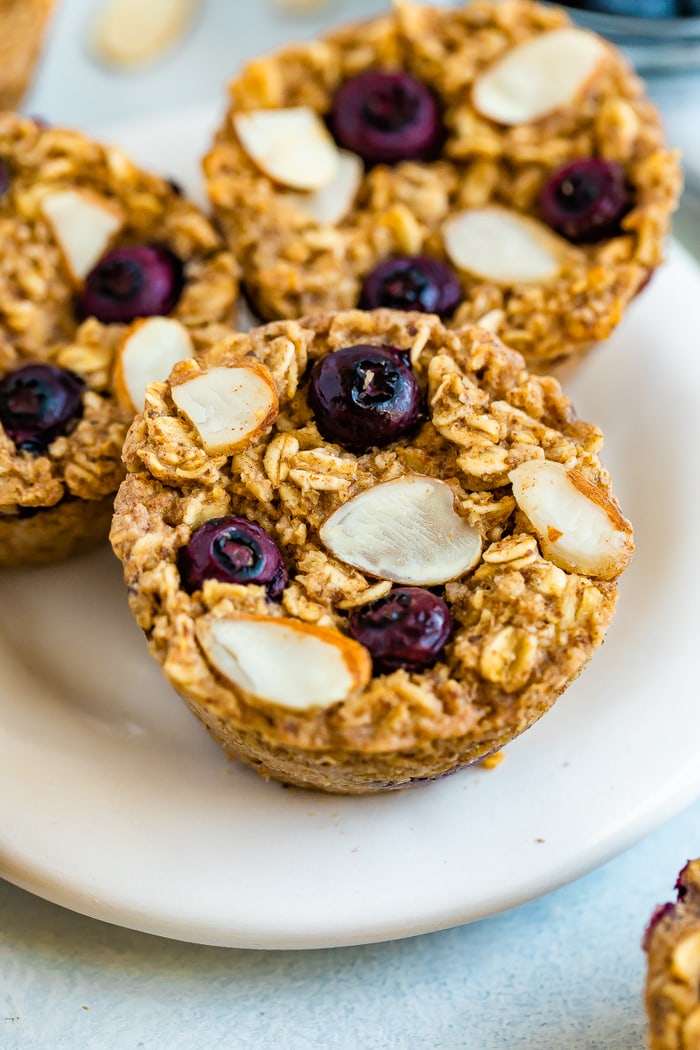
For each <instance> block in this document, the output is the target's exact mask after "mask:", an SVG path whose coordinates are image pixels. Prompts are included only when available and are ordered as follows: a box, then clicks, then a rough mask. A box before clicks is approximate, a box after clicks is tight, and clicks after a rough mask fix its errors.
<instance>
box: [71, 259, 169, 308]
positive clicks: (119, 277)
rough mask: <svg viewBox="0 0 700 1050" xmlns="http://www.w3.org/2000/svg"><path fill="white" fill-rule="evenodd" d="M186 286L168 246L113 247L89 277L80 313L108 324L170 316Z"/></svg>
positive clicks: (79, 302)
mask: <svg viewBox="0 0 700 1050" xmlns="http://www.w3.org/2000/svg"><path fill="white" fill-rule="evenodd" d="M183 284H184V274H183V266H182V261H181V260H180V259H179V258H178V257H177V255H175V253H174V252H172V251H171V250H170V249H169V248H167V247H166V246H165V245H162V244H140V245H131V246H128V247H122V248H114V249H113V250H112V251H110V252H107V254H106V255H103V256H102V258H101V259H100V260H99V262H98V263H97V264H96V265H95V266H94V267H93V269H92V270H91V271H90V273H89V274H88V275H87V277H86V279H85V288H84V290H83V293H82V295H81V296H80V298H79V300H78V314H79V316H80V317H81V318H85V317H96V318H97V320H98V321H102V322H103V323H105V324H113V323H121V324H129V323H130V322H131V321H135V320H136V318H137V317H153V316H157V315H162V314H168V313H170V311H171V310H172V309H173V307H174V306H175V305H176V304H177V302H178V299H179V298H180V295H181V293H182V287H183Z"/></svg>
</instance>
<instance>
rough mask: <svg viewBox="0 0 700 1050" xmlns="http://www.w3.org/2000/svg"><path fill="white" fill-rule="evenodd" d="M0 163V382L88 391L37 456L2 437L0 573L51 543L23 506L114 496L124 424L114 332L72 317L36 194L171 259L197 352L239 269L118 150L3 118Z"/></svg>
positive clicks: (60, 550)
mask: <svg viewBox="0 0 700 1050" xmlns="http://www.w3.org/2000/svg"><path fill="white" fill-rule="evenodd" d="M0 157H2V158H3V160H4V161H5V163H6V164H7V165H8V168H9V173H10V185H9V188H8V189H7V191H6V192H5V193H4V194H2V195H0V240H1V241H2V245H3V250H2V255H1V256H0V376H2V375H5V374H7V373H8V372H10V371H12V370H13V369H14V368H16V367H19V366H20V365H22V364H26V363H27V362H29V361H46V362H51V363H52V364H56V365H60V366H62V367H64V368H67V369H70V370H71V371H73V372H75V373H76V374H77V375H79V376H80V377H81V379H83V380H84V382H85V384H86V392H85V394H84V396H83V415H82V418H81V419H80V420H79V422H78V423H77V425H76V426H75V427H74V428H73V429H72V430H70V432H69V433H67V434H66V435H65V436H63V437H59V438H57V439H56V440H55V441H54V442H53V443H52V444H51V445H50V446H49V449H48V452H47V454H46V455H37V456H35V455H32V454H30V453H28V452H23V451H19V450H18V449H16V447H15V445H14V443H13V442H12V441H11V440H10V439H9V437H8V436H7V435H6V434H5V433H4V431H3V430H2V428H0V515H2V521H3V529H4V531H5V532H7V533H8V535H9V533H12V532H14V533H15V535H14V539H13V541H12V544H11V550H12V553H10V548H9V547H8V548H6V550H7V558H5V557H4V556H3V555H2V554H0V564H1V563H5V562H7V563H10V564H12V563H15V562H16V561H17V560H18V559H19V560H32V550H33V546H34V544H35V543H36V542H37V541H39V542H40V545H41V547H42V548H43V549H45V550H46V549H48V545H49V544H50V537H51V519H49V518H48V517H47V518H46V519H45V521H44V523H43V524H44V525H45V529H46V532H45V535H43V536H41V538H40V534H41V532H42V521H41V519H40V517H35V518H33V519H31V520H32V522H33V524H32V529H31V536H30V533H29V530H28V528H27V526H26V522H27V521H28V520H29V519H26V518H20V517H18V516H17V515H18V514H19V513H21V512H22V510H23V509H27V508H29V509H31V510H35V509H36V508H42V507H54V506H56V505H57V504H58V503H59V502H60V501H62V500H68V501H71V502H72V501H80V502H83V501H88V502H91V501H95V500H97V501H99V500H102V499H104V498H105V497H106V496H109V495H110V494H112V493H114V492H115V491H116V489H117V487H118V485H119V482H120V480H121V478H122V476H123V466H122V464H121V447H122V443H123V439H124V435H125V433H126V429H127V427H128V424H129V422H130V415H127V414H125V412H124V410H123V409H121V408H120V407H119V405H118V404H117V402H116V400H115V398H114V396H113V389H112V372H113V364H114V357H115V352H116V349H117V346H118V344H119V341H120V339H121V338H122V336H123V333H124V326H123V325H119V324H110V325H104V324H101V323H100V322H98V321H96V320H95V319H94V318H88V319H87V320H86V321H84V322H83V323H82V324H81V323H79V321H78V320H77V317H76V314H75V311H74V297H75V291H76V289H75V284H74V283H73V282H72V281H71V279H70V277H69V274H68V272H67V269H66V267H65V264H64V262H63V260H62V257H61V253H60V251H59V248H58V245H57V244H56V242H55V240H54V237H53V235H52V233H51V230H50V228H49V226H48V224H47V223H46V221H45V220H44V219H43V217H42V215H41V212H40V203H41V200H42V198H43V197H44V195H45V194H47V193H48V192H51V191H53V190H57V189H67V188H74V187H87V188H89V189H90V190H92V191H94V192H96V193H98V194H99V195H100V196H102V197H104V198H105V199H107V200H109V201H116V202H118V203H119V205H120V206H121V208H122V209H123V212H124V215H125V226H124V229H123V230H122V231H121V232H120V234H119V237H118V239H117V241H116V242H115V243H116V244H122V243H127V244H128V243H142V242H147V241H155V240H157V241H159V242H162V243H165V244H167V245H168V246H169V247H170V248H171V249H172V250H173V251H175V252H176V254H178V255H179V256H180V258H181V259H182V260H183V262H184V264H185V287H184V291H183V294H182V296H181V298H180V301H179V302H178V304H177V306H176V307H175V309H174V310H173V311H172V314H171V316H172V317H175V318H177V319H178V320H179V321H181V322H182V323H183V324H184V325H186V326H187V328H188V329H189V330H190V333H191V335H192V337H193V341H194V344H195V347H196V348H197V349H199V348H202V347H204V346H207V345H209V344H210V343H211V342H213V341H215V340H216V339H218V338H220V337H221V335H222V333H223V332H225V331H227V330H228V329H227V327H226V325H227V323H228V322H230V321H231V320H232V319H233V318H234V316H235V300H236V296H237V290H238V285H237V268H236V266H235V264H234V262H233V259H232V257H231V256H230V254H229V253H228V251H226V250H224V248H223V246H222V244H221V242H220V240H219V238H218V236H217V234H216V232H215V231H214V229H213V227H212V225H211V224H210V222H209V221H208V220H207V219H206V218H205V217H204V216H203V215H202V214H201V213H200V212H199V211H198V209H197V208H195V206H194V205H192V204H190V203H189V202H187V201H185V200H184V199H183V198H182V197H180V196H179V195H178V193H177V192H175V190H174V189H173V188H172V187H171V186H170V185H169V184H168V183H166V182H165V181H163V180H162V179H160V178H158V177H156V176H153V175H149V174H146V173H144V172H142V171H141V170H139V169H138V168H137V167H135V165H133V164H132V163H131V161H129V160H128V158H127V157H126V156H125V155H124V154H123V153H122V152H121V151H120V150H118V149H115V148H110V147H106V146H102V145H98V144H97V143H95V142H92V141H91V140H90V139H88V138H86V137H85V136H84V135H82V134H80V133H78V132H76V131H69V130H65V129H62V128H47V129H43V128H41V127H39V126H38V125H37V124H36V123H35V122H34V121H32V120H28V119H24V118H20V117H16V116H14V115H12V114H10V113H5V114H0ZM86 513H88V514H91V511H90V510H89V509H88V510H86ZM23 535H26V536H27V541H26V544H24V545H23V541H22V536H23ZM102 535H103V536H104V531H103V532H102ZM56 542H57V546H56V556H57V557H58V556H61V555H62V554H64V553H67V551H66V550H65V544H64V542H63V540H59V537H58V536H57V537H56Z"/></svg>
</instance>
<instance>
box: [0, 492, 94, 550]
mask: <svg viewBox="0 0 700 1050" xmlns="http://www.w3.org/2000/svg"><path fill="white" fill-rule="evenodd" d="M113 506H114V493H112V492H110V494H109V495H108V496H105V497H104V498H103V499H94V500H90V502H89V503H84V502H83V501H82V500H80V499H71V498H66V499H64V500H62V501H61V502H60V503H57V504H56V506H55V507H47V508H44V509H41V510H38V511H37V512H36V513H35V514H31V513H30V514H29V516H27V515H26V514H23V515H5V514H3V515H0V565H1V566H3V567H5V568H13V567H14V566H16V565H30V564H31V565H48V564H49V563H51V562H56V561H62V560H63V559H64V558H70V557H72V556H73V555H74V554H82V553H83V552H84V551H87V550H90V548H91V547H94V546H95V545H96V544H97V543H101V542H103V541H104V538H105V536H106V535H107V533H108V532H109V526H110V523H111V521H112V508H113Z"/></svg>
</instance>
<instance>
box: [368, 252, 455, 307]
mask: <svg viewBox="0 0 700 1050" xmlns="http://www.w3.org/2000/svg"><path fill="white" fill-rule="evenodd" d="M461 298H462V289H461V287H460V284H459V281H458V280H457V275H456V274H455V272H454V270H453V269H452V268H451V267H450V266H448V265H447V263H444V262H442V260H441V259H435V258H433V257H432V256H429V255H401V256H394V257H392V258H390V259H385V260H384V261H383V262H380V263H379V265H378V266H375V268H374V269H373V270H372V271H371V273H369V274H367V276H366V277H365V279H364V282H363V285H362V295H361V298H360V306H361V307H362V309H363V310H374V309H375V308H376V307H380V306H386V307H389V308H390V309H392V310H420V311H422V312H423V313H426V314H438V315H439V316H440V317H449V315H450V314H452V313H453V312H454V310H455V308H456V307H457V305H458V304H459V302H460V300H461Z"/></svg>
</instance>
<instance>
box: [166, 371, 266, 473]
mask: <svg viewBox="0 0 700 1050" xmlns="http://www.w3.org/2000/svg"><path fill="white" fill-rule="evenodd" d="M172 398H173V401H174V402H175V404H176V405H177V407H178V408H179V410H180V411H181V412H182V414H183V415H184V416H186V417H187V418H188V419H189V421H190V423H191V424H192V425H193V427H194V428H195V430H196V431H197V433H198V434H199V437H200V440H201V442H202V444H203V445H204V448H205V449H206V450H207V452H210V453H212V455H219V454H220V453H226V454H229V453H232V452H241V451H242V450H243V449H244V448H248V446H249V445H251V444H252V443H253V441H255V439H256V438H258V437H259V436H260V434H263V433H264V432H265V431H266V430H268V429H269V428H270V427H271V426H272V424H273V423H274V421H275V419H276V418H277V409H278V406H279V401H278V398H277V391H276V390H275V383H274V380H273V378H272V376H271V375H270V373H269V372H268V370H267V368H265V366H264V365H263V364H261V363H260V362H259V361H250V362H246V363H245V364H238V365H222V366H220V367H218V368H210V369H209V370H208V371H207V372H202V373H201V374H200V375H198V376H195V377H194V379H187V380H185V382H184V383H178V384H177V385H176V386H173V387H172Z"/></svg>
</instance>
